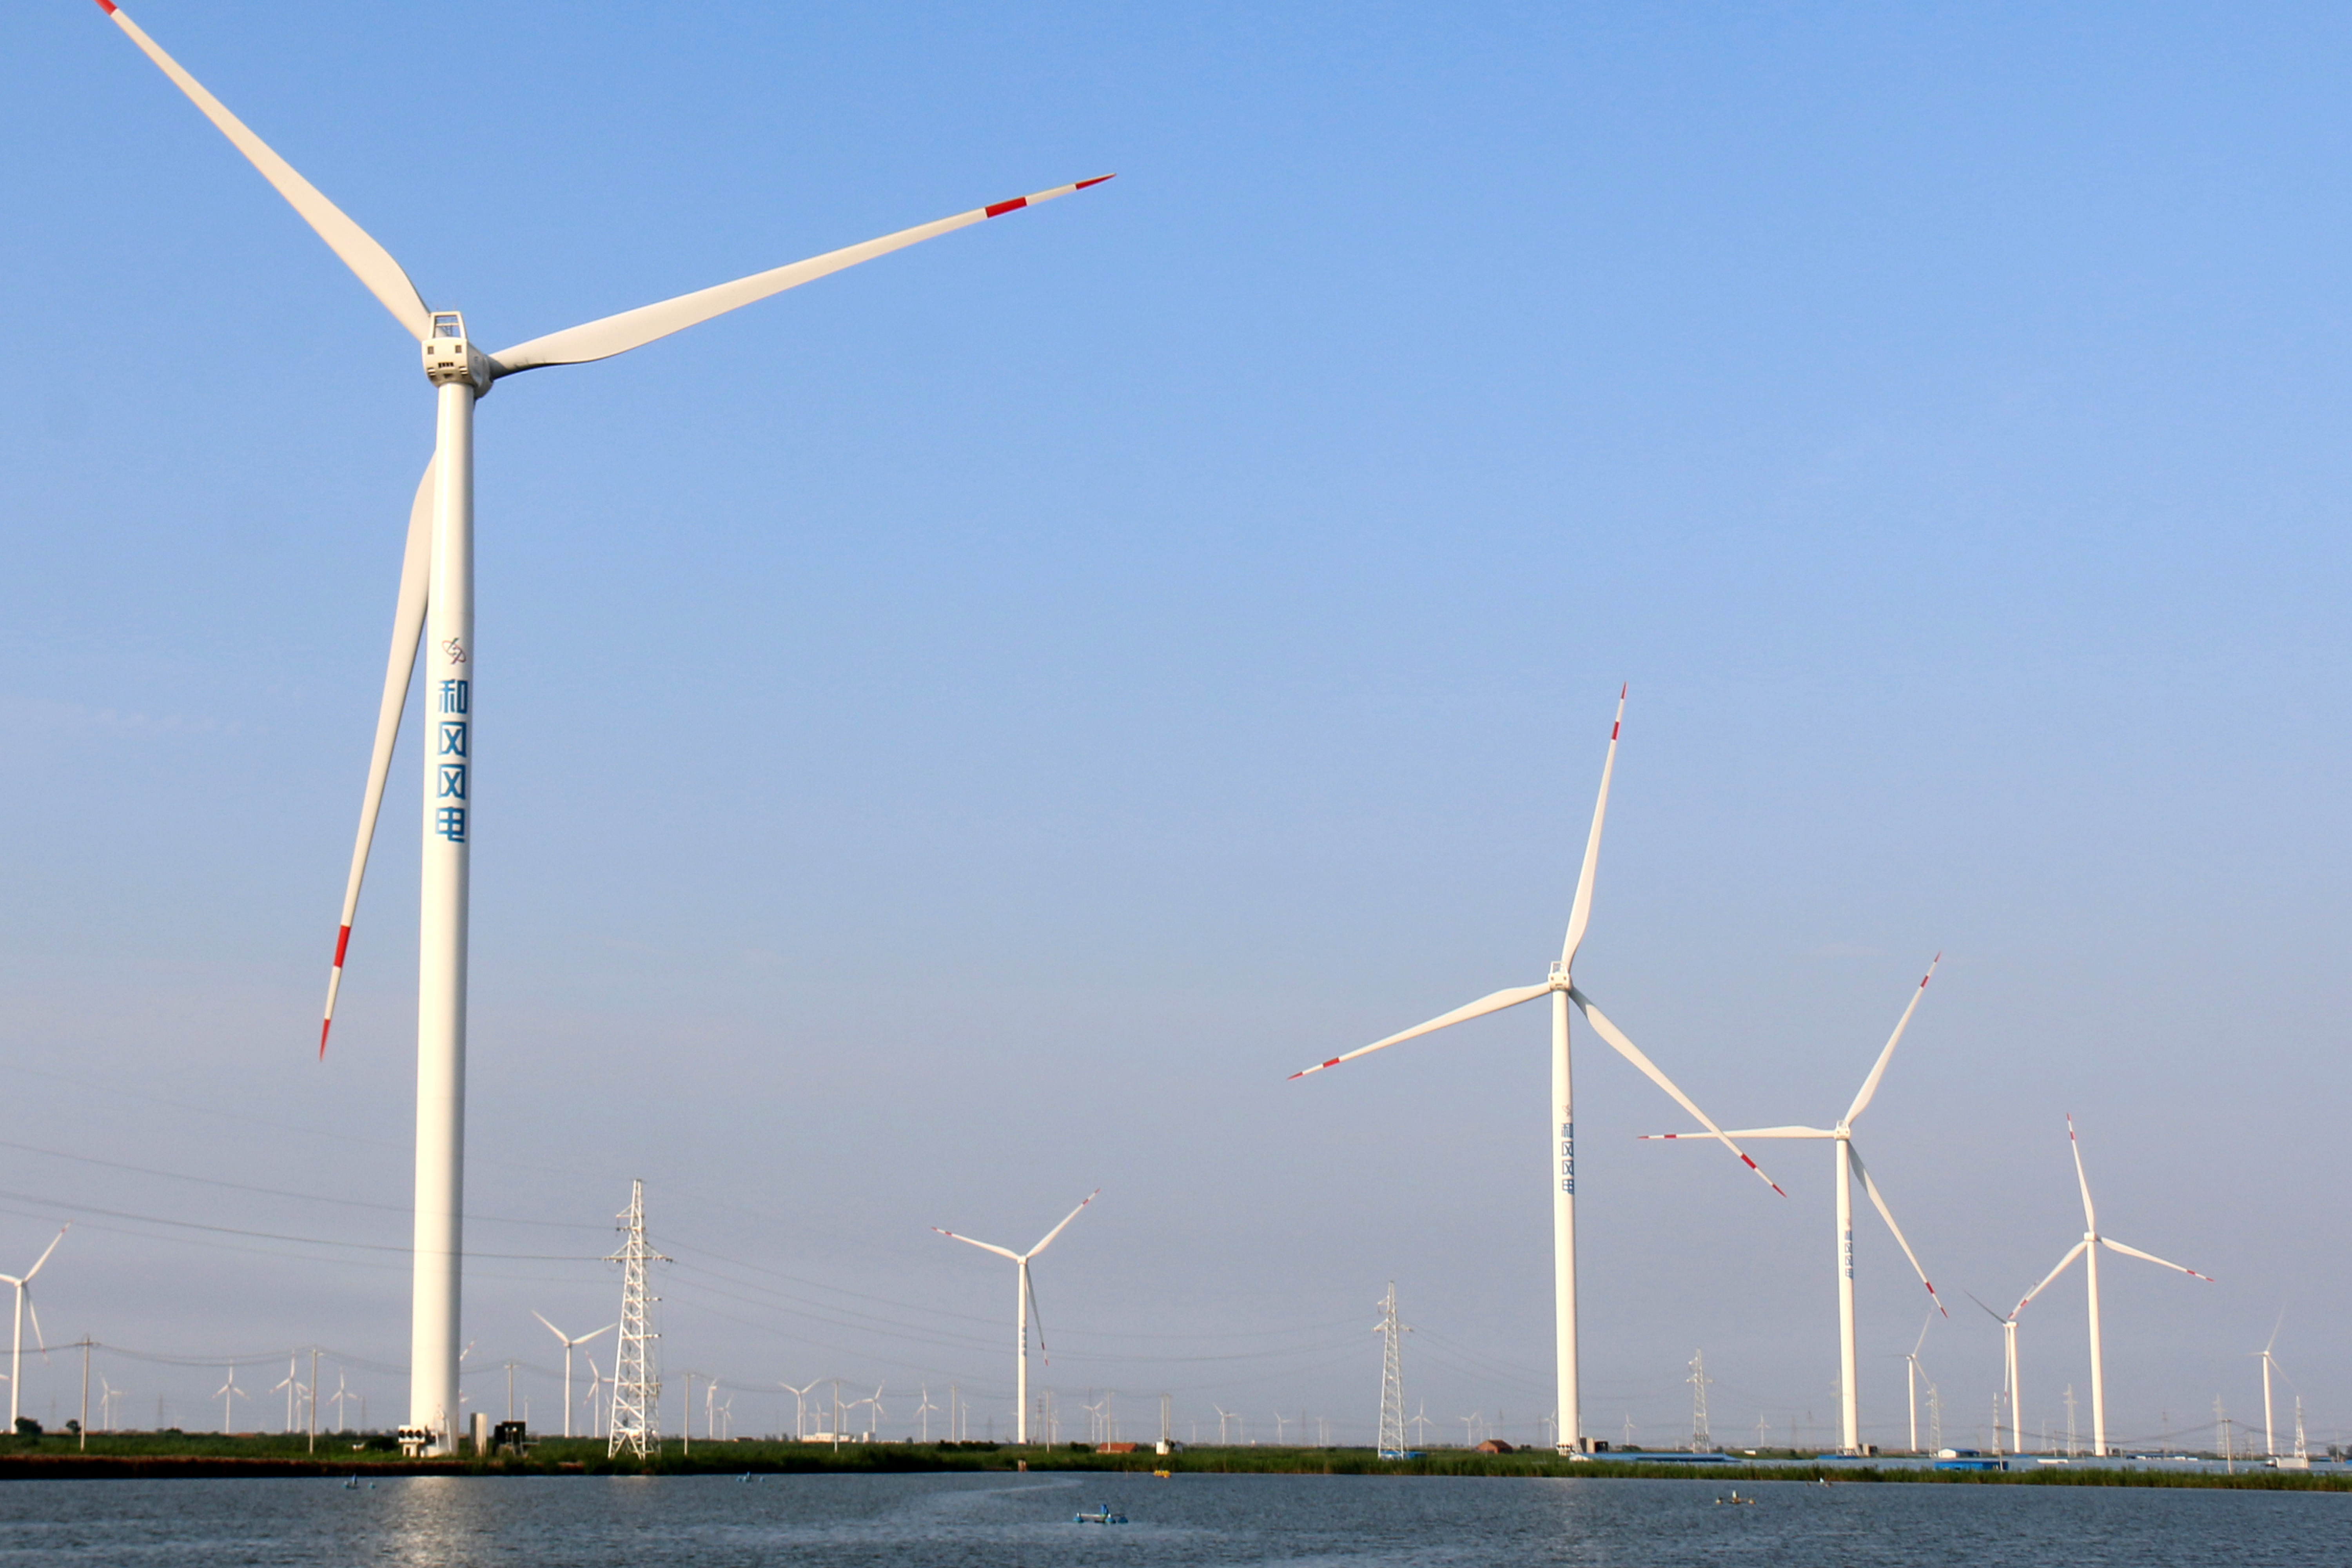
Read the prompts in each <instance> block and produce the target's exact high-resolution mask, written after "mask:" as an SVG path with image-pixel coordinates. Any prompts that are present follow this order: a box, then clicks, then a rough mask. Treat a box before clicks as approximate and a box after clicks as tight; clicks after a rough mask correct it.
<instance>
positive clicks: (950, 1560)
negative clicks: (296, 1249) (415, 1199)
mask: <svg viewBox="0 0 2352 1568" xmlns="http://www.w3.org/2000/svg"><path fill="white" fill-rule="evenodd" d="M1740 1490H1741V1491H1742V1492H1752V1493H1754V1495H1756V1496H1757V1497H1759V1499H1760V1501H1759V1503H1758V1505H1757V1506H1756V1507H1753V1508H1734V1507H1727V1506H1718V1505H1717V1503H1716V1501H1715V1500H1716V1499H1717V1497H1722V1496H1727V1495H1728V1493H1729V1492H1730V1491H1731V1486H1730V1484H1729V1483H1720V1484H1718V1483H1716V1482H1711V1481H1639V1480H1582V1479H1564V1480H1542V1479H1502V1478H1496V1479H1446V1478H1436V1477H1355V1476H1347V1477H1324V1476H1257V1475H1253V1476H1210V1475H1180V1476H1178V1477H1176V1478H1175V1479H1171V1480H1165V1481H1162V1480H1155V1479H1152V1478H1150V1477H1149V1476H1133V1475H1090V1476H1082V1477H1076V1478H1065V1477H1058V1476H1053V1475H1045V1474H1033V1475H1027V1476H1012V1475H991V1476H972V1475H913V1476H771V1477H767V1478H765V1479H761V1480H757V1481H751V1482H744V1481H739V1480H736V1479H731V1478H728V1477H712V1476H697V1477H663V1478H608V1477H601V1476H565V1477H530V1478H524V1477H516V1478H488V1479H471V1478H457V1477H423V1478H416V1479H398V1480H383V1481H379V1482H378V1483H377V1484H376V1486H375V1487H374V1489H372V1490H371V1489H362V1490H358V1491H350V1490H346V1489H343V1487H342V1486H341V1483H340V1482H337V1481H332V1480H309V1479H305V1480H276V1479H265V1480H160V1481H115V1480H107V1481H5V1482H0V1564H16V1563H26V1564H33V1563H38V1564H42V1565H43V1568H48V1565H50V1564H58V1563H107V1564H110V1565H112V1564H158V1565H161V1564H172V1565H177V1564H182V1563H190V1564H194V1563H203V1564H205V1565H206V1568H230V1565H245V1564H269V1565H277V1564H302V1565H308V1564H314V1563H315V1564H320V1565H322V1568H324V1565H330V1564H331V1565H334V1568H346V1565H355V1564H356V1565H366V1568H376V1565H384V1568H410V1565H415V1568H472V1565H475V1564H483V1565H490V1564H498V1565H510V1564H541V1563H545V1564H551V1565H560V1568H604V1565H606V1564H611V1565H613V1568H622V1565H624V1564H626V1565H629V1568H667V1565H673V1564H674V1565H677V1568H686V1565H687V1564H693V1565H695V1568H708V1565H710V1564H726V1565H728V1568H741V1565H746V1564H766V1563H791V1564H798V1563H809V1564H818V1563H822V1564H824V1565H826V1568H867V1565H871V1568H960V1565H961V1564H966V1563H970V1564H974V1565H980V1564H986V1565H988V1568H1007V1565H1014V1568H1060V1565H1063V1564H1070V1565H1079V1564H1084V1565H1086V1568H1100V1565H1110V1568H1128V1565H1132V1568H1179V1565H1190V1564H1217V1565H1220V1568H1223V1565H1228V1564H1244V1563H1285V1564H1294V1563H1295V1564H1318V1565H1321V1564H1334V1565H1336V1564H1391V1563H1393V1564H1406V1563H1410V1564H1423V1563H1431V1564H1446V1565H1454V1564H1464V1565H1468V1564H1487V1563H1494V1564H1504V1563H1508V1564H1512V1565H1513V1568H1526V1565H1528V1564H1543V1563H1578V1564H1582V1563H1607V1564H1615V1563H1623V1564H1629V1565H1630V1564H1641V1565H1643V1568H1673V1565H1675V1564H1685V1563H1704V1564H1725V1563H1738V1564H1741V1565H1743V1568H1746V1565H1748V1564H1781V1563H1786V1564H1790V1565H1791V1568H1819V1565H1822V1564H1832V1563H1835V1564H1901V1565H1905V1568H1911V1565H1918V1568H1926V1565H1927V1564H1936V1565H1937V1568H1943V1565H1946V1564H1950V1563H1967V1564H1969V1565H1971V1568H2005V1565H2008V1564H2053V1565H2058V1564H2063V1568H2085V1565H2093V1564H2106V1563H2115V1564H2126V1563H2128V1564H2132V1565H2134V1568H2142V1565H2147V1564H2168V1563H2182V1564H2189V1563H2195V1564H2198V1565H2199V1568H2208V1565H2210V1564H2211V1563H2231V1564H2233V1565H2244V1564H2263V1563H2294V1564H2298V1565H2301V1568H2308V1565H2313V1564H2332V1563H2344V1562H2346V1561H2347V1559H2352V1534H2347V1523H2352V1495H2339V1494H2332V1493H2296V1492H2232V1491H2189V1490H2185V1489H2125V1488H2092V1487H2000V1486H1903V1485H1869V1484H1860V1483H1857V1484H1850V1485H1841V1486H1830V1487H1822V1486H1808V1485H1803V1484H1801V1483H1796V1482H1774V1481H1768V1482H1763V1483H1760V1484H1758V1483H1748V1482H1742V1483H1740ZM1105 1501H1108V1503H1109V1504H1110V1505H1111V1507H1112V1509H1113V1510H1115V1511H1119V1512H1124V1513H1126V1514H1127V1515H1128V1516H1129V1519H1130V1520H1132V1521H1133V1522H1132V1523H1129V1524H1126V1525H1113V1526H1108V1527H1103V1526H1096V1525H1079V1524H1073V1523H1071V1522H1070V1516H1071V1515H1072V1514H1073V1513H1076V1512H1078V1511H1080V1510H1092V1509H1093V1508H1094V1507H1095V1506H1096V1505H1097V1503H1100V1502H1105Z"/></svg>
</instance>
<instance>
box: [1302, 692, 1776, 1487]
mask: <svg viewBox="0 0 2352 1568" xmlns="http://www.w3.org/2000/svg"><path fill="white" fill-rule="evenodd" d="M1624 723H1625V691H1624V689H1622V688H1620V689H1619V690H1618V692H1617V717H1616V719H1615V720H1614V721H1612V723H1611V724H1610V726H1609V753H1608V756H1607V757H1606V759H1605V760H1603V762H1602V763H1601V795H1600V798H1599V799H1598V800H1597V801H1596V802H1595V803H1594V804H1593V807H1592V831H1591V834H1590V835H1589V836H1588V837H1586V839H1585V841H1584V865H1583V868H1582V869H1581V870H1580V871H1579V872H1578V873H1577V878H1576V900H1575V902H1574V903H1573V904H1571V905H1570V908H1569V916H1568V938H1567V940H1566V941H1565V942H1561V943H1560V949H1559V962H1558V963H1554V964H1553V965H1552V966H1551V974H1550V977H1549V979H1547V980H1545V981H1544V982H1543V984H1539V985H1517V986H1513V987H1512V988H1511V989H1509V990H1507V991H1497V992H1495V993H1494V994H1491V995H1486V996H1481V997H1480V998H1478V1000H1477V1001H1475V1002H1473V1003H1470V1004H1469V1005H1466V1006H1462V1007H1456V1008H1455V1009H1454V1011H1453V1012H1451V1013H1446V1014H1443V1015H1441V1016H1438V1017H1434V1018H1432V1019H1431V1020H1429V1022H1427V1023H1426V1024H1416V1025H1414V1026H1412V1028H1410V1029H1407V1030H1405V1031H1404V1032H1403V1033H1402V1034H1395V1035H1391V1036H1390V1037H1388V1038H1386V1039H1384V1040H1374V1041H1373V1042H1372V1043H1371V1044H1370V1045H1369V1046H1360V1047H1357V1048H1356V1049H1354V1050H1352V1051H1349V1052H1347V1053H1346V1054H1345V1055H1342V1056H1336V1057H1333V1058H1330V1059H1329V1060H1328V1061H1321V1062H1317V1063H1316V1064H1315V1065H1314V1066H1313V1067H1311V1068H1301V1069H1300V1070H1299V1071H1297V1072H1295V1073H1292V1074H1291V1075H1290V1076H1291V1077H1292V1078H1294V1079H1299V1078H1305V1077H1306V1076H1307V1074H1308V1073H1316V1072H1321V1071H1322V1070H1323V1069H1324V1068H1335V1067H1338V1066H1339V1064H1340V1063H1341V1062H1351V1061H1354V1060H1355V1059H1356V1058H1358V1057H1361V1056H1369V1055H1370V1054H1371V1053H1372V1052H1374V1051H1377V1050H1381V1049H1382V1048H1384V1047H1389V1046H1393V1045H1395V1044H1397V1043H1398V1042H1399V1041H1402V1040H1410V1039H1412V1038H1413V1037H1416V1036H1420V1035H1426V1034H1429V1033H1431V1032H1432V1031H1433V1030H1436V1029H1443V1028H1444V1027H1446V1026H1449V1025H1452V1024H1460V1023H1465V1022H1467V1021H1468V1020H1470V1019H1472V1018H1483V1017H1485V1016H1486V1015H1487V1014H1489V1013H1499V1012H1501V1011H1502V1010H1503V1009H1504V1008H1506V1007H1516V1006H1517V1005H1519V1004H1520V1003H1522V1002H1532V1001H1534V1000H1535V999H1536V998H1537V997H1538V996H1543V995H1549V996H1550V998H1551V1100H1550V1113H1549V1116H1547V1117H1546V1119H1545V1120H1546V1122H1547V1124H1548V1125H1549V1127H1551V1128H1553V1129H1555V1130H1556V1131H1555V1132H1554V1133H1553V1136H1554V1138H1555V1140H1556V1147H1557V1148H1558V1150H1559V1174H1558V1176H1557V1177H1556V1178H1555V1177H1554V1176H1552V1175H1550V1174H1549V1173H1547V1174H1546V1176H1545V1181H1546V1184H1548V1185H1550V1186H1551V1188H1552V1194H1551V1242H1552V1300H1553V1327H1554V1350H1555V1354H1556V1356H1557V1363H1556V1364H1557V1366H1558V1370H1559V1423H1560V1425H1559V1434H1558V1445H1559V1451H1560V1452H1561V1453H1564V1454H1565V1453H1575V1452H1581V1451H1584V1449H1585V1448H1586V1447H1587V1445H1586V1443H1585V1439H1584V1419H1583V1413H1582V1410H1581V1408H1580V1405H1579V1404H1578V1402H1577V1351H1576V1108H1575V1096H1574V1094H1573V1092H1572V1086H1571V1081H1570V1071H1569V1056H1568V1005H1569V1004H1570V1002H1573V1003H1575V1004H1576V1005H1577V1007H1578V1008H1579V1009H1580V1011H1581V1012H1582V1013H1583V1014H1584V1016H1585V1019H1586V1021H1587V1022H1589V1023H1591V1026H1592V1028H1593V1032H1594V1033H1595V1034H1598V1035H1599V1036H1600V1037H1601V1038H1602V1039H1603V1040H1606V1041H1607V1042H1608V1043H1609V1046H1610V1048H1612V1050H1614V1051H1615V1052H1616V1053H1617V1054H1618V1055H1619V1056H1621V1057H1623V1058H1625V1059H1626V1060H1627V1061H1629V1062H1631V1063H1633V1066H1634V1067H1635V1068H1638V1069H1640V1071H1641V1073H1642V1075H1643V1077H1645V1078H1647V1079H1649V1080H1650V1081H1651V1082H1652V1083H1654V1084H1656V1085H1657V1086H1658V1087H1659V1088H1660V1089H1664V1090H1665V1091H1666V1093H1667V1095H1668V1096H1669V1097H1671V1098H1672V1099H1673V1100H1674V1102H1675V1104H1677V1105H1679V1106H1681V1107H1682V1108H1683V1109H1684V1110H1687V1111H1689V1112H1690V1113H1691V1115H1692V1116H1693V1117H1694V1118H1696V1120H1697V1121H1698V1124H1699V1125H1700V1126H1702V1127H1704V1128H1706V1130H1707V1132H1708V1134H1709V1135H1710V1136H1712V1137H1714V1138H1715V1139H1717V1141H1718V1142H1721V1143H1722V1144H1723V1146H1724V1147H1725V1148H1727V1149H1729V1150H1730V1151H1731V1152H1733V1153H1734V1154H1737V1155H1738V1156H1739V1158H1740V1161H1741V1163H1744V1164H1746V1165H1747V1166H1748V1169H1749V1170H1751V1171H1754V1172H1755V1173H1757V1175H1758V1176H1759V1177H1762V1179H1763V1181H1764V1183H1765V1184H1766V1185H1768V1186H1769V1187H1771V1189H1772V1190H1773V1191H1774V1192H1776V1193H1777V1192H1779V1191H1780V1184H1779V1183H1777V1182H1774V1181H1773V1180H1772V1178H1771V1177H1769V1176H1767V1175H1765V1174H1764V1172H1763V1170H1762V1168H1761V1167H1759V1165H1758V1164H1757V1163H1756V1162H1755V1161H1753V1160H1751V1159H1749V1158H1748V1155H1747V1153H1746V1152H1745V1151H1743V1150H1742V1149H1741V1148H1740V1147H1739V1145H1738V1144H1737V1143H1735V1142H1732V1141H1731V1139H1730V1138H1729V1137H1728V1136H1727V1134H1726V1133H1725V1132H1724V1131H1723V1130H1722V1129H1721V1128H1719V1127H1717V1125H1716V1124H1715V1123H1714V1122H1712V1121H1708V1120H1707V1117H1706V1112H1705V1111H1703V1110H1700V1109H1699V1108H1698V1107H1697V1106H1696V1105H1695V1104H1693V1103H1692V1101H1691V1098H1690V1096H1688V1095H1686V1094H1685V1093H1684V1092H1683V1091H1682V1090H1681V1089H1676V1088H1675V1085H1674V1081H1673V1080H1672V1079H1669V1078H1667V1077H1666V1075H1665V1074H1664V1073H1663V1072H1660V1071H1659V1070H1658V1068H1657V1064H1656V1063H1654V1062H1653V1061H1651V1060H1650V1058H1647V1057H1645V1056H1643V1054H1642V1053H1641V1051H1640V1050H1638V1049H1636V1048H1635V1047H1634V1045H1633V1041H1632V1040H1630V1039H1627V1038H1626V1037H1625V1034H1624V1031H1623V1030H1622V1029H1620V1028H1618V1027H1617V1026H1616V1025H1615V1024H1613V1023H1612V1022H1610V1021H1609V1019H1608V1017H1607V1016H1604V1015H1603V1014H1602V1013H1601V1009H1600V1008H1598V1007H1596V1006H1594V1005H1592V999H1591V997H1589V996H1587V995H1585V994H1584V993H1583V992H1582V991H1580V990H1578V989H1577V987H1576V984H1575V981H1574V977H1573V973H1572V972H1573V970H1574V968H1575V964H1576V952H1577V949H1578V948H1579V947H1580V946H1581V945H1582V943H1583V942H1584V931H1585V927H1586V926H1587V925H1589V924H1590V923H1591V919H1592V882H1593V877H1594V875H1595V873H1596V872H1598V870H1599V869H1600V865H1601V819H1602V818H1603V817H1605V816H1608V814H1609V780H1610V776H1611V774H1612V773H1614V772H1615V771H1616V767H1617V735H1618V732H1619V731H1621V730H1622V729H1623V728H1624ZM1547 1165H1549V1162H1547Z"/></svg>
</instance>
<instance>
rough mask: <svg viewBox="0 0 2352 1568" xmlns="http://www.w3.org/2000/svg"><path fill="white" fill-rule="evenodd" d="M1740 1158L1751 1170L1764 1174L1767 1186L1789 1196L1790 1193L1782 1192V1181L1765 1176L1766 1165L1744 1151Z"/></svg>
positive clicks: (1783, 1195)
mask: <svg viewBox="0 0 2352 1568" xmlns="http://www.w3.org/2000/svg"><path fill="white" fill-rule="evenodd" d="M1739 1160H1740V1163H1742V1164H1744V1165H1746V1166H1747V1167H1748V1169H1749V1170H1751V1171H1753V1172H1755V1173H1757V1174H1758V1175H1759V1176H1764V1184H1765V1185H1766V1186H1768V1187H1769V1188H1771V1189H1772V1190H1773V1191H1774V1192H1776V1193H1780V1195H1781V1196H1782V1197H1784V1198H1785V1197H1787V1196H1788V1195H1789V1194H1786V1193H1781V1192H1780V1183H1778V1182H1776V1181H1774V1180H1773V1179H1772V1178H1771V1177H1769V1176H1765V1175H1764V1167H1763V1166H1761V1165H1759V1164H1758V1163H1756V1162H1755V1161H1754V1160H1751V1159H1749V1158H1748V1155H1746V1154H1745V1153H1742V1154H1741V1155H1740V1156H1739Z"/></svg>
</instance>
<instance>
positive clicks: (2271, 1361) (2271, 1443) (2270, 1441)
mask: <svg viewBox="0 0 2352 1568" xmlns="http://www.w3.org/2000/svg"><path fill="white" fill-rule="evenodd" d="M2284 1327H2286V1309H2285V1308H2284V1307H2281V1308H2280V1309H2279V1315H2278V1321H2277V1322H2275V1323H2273V1324H2272V1325H2271V1337H2270V1338H2269V1339H2268V1340H2267V1341H2265V1342H2263V1348H2262V1349H2260V1350H2258V1351H2256V1352H2254V1354H2256V1355H2258V1356H2260V1357H2262V1360H2263V1458H2269V1459H2275V1458H2278V1434H2277V1433H2276V1432H2275V1431H2274V1430H2273V1421H2272V1415H2271V1373H2272V1371H2273V1369H2274V1368H2275V1367H2276V1366H2277V1365H2278V1357H2276V1356H2274V1355H2273V1354H2271V1352H2273V1350H2276V1349H2277V1348H2278V1337H2279V1331H2280V1330H2281V1329H2283V1328H2284ZM2302 1409H2303V1404H2302V1401H2301V1400H2300V1399H2297V1401H2296V1402H2295V1410H2296V1412H2297V1415H2296V1419H2297V1420H2298V1421H2300V1420H2301V1418H2302V1417H2301V1412H2302Z"/></svg>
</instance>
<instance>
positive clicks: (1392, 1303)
mask: <svg viewBox="0 0 2352 1568" xmlns="http://www.w3.org/2000/svg"><path fill="white" fill-rule="evenodd" d="M1404 1333H1405V1331H1404V1326H1403V1325H1402V1324H1401V1323H1399V1322H1398V1321H1397V1305H1396V1281H1395V1280H1393V1279H1391V1280H1390V1281H1389V1293H1388V1294H1387V1295H1386V1296H1383V1297H1381V1321H1380V1334H1381V1437H1380V1454H1381V1458H1384V1459H1392V1458H1401V1457H1402V1455H1403V1454H1404V1451H1405V1447H1404Z"/></svg>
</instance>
